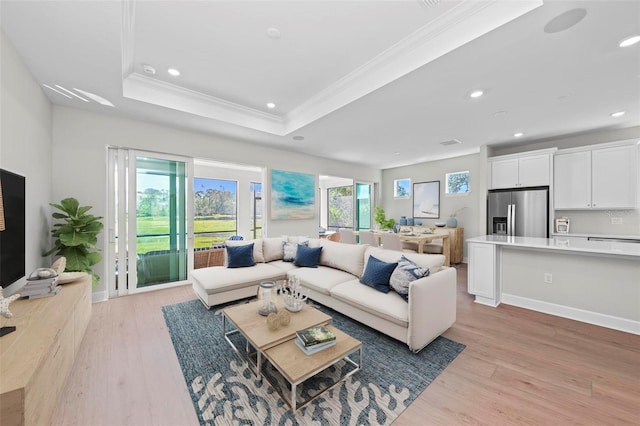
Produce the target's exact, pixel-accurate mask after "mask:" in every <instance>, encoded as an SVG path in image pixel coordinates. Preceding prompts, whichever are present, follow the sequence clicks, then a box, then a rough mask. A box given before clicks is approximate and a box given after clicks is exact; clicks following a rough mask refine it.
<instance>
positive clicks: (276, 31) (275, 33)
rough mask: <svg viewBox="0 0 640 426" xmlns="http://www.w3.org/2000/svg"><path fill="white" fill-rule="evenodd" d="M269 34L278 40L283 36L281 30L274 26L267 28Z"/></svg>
mask: <svg viewBox="0 0 640 426" xmlns="http://www.w3.org/2000/svg"><path fill="white" fill-rule="evenodd" d="M267 35H268V36H269V38H272V39H274V40H277V39H279V38H280V37H281V36H280V30H279V29H277V28H273V27H271V28H267Z"/></svg>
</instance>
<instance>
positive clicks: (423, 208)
mask: <svg viewBox="0 0 640 426" xmlns="http://www.w3.org/2000/svg"><path fill="white" fill-rule="evenodd" d="M413 217H414V218H421V219H439V218H440V181H439V180H434V181H431V182H416V183H414V184H413Z"/></svg>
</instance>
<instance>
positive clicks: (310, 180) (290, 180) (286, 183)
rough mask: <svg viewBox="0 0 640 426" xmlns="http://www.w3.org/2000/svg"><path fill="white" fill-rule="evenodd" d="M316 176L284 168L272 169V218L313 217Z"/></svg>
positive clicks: (293, 218) (294, 218)
mask: <svg viewBox="0 0 640 426" xmlns="http://www.w3.org/2000/svg"><path fill="white" fill-rule="evenodd" d="M315 204H316V177H315V176H314V175H310V174H306V173H298V172H288V171H284V170H272V171H271V220H296V219H313V218H314V217H315V216H316V214H315V212H316V207H315Z"/></svg>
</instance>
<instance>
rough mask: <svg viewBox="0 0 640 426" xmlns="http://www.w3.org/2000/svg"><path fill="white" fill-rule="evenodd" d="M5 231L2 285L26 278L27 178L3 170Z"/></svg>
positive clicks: (0, 242) (0, 235)
mask: <svg viewBox="0 0 640 426" xmlns="http://www.w3.org/2000/svg"><path fill="white" fill-rule="evenodd" d="M0 185H2V204H3V208H4V223H5V230H4V231H0V285H2V288H5V287H8V286H9V285H11V284H13V283H15V282H16V281H18V280H20V279H21V278H23V277H24V276H25V178H24V176H20V175H18V174H15V173H11V172H9V171H6V170H2V169H0Z"/></svg>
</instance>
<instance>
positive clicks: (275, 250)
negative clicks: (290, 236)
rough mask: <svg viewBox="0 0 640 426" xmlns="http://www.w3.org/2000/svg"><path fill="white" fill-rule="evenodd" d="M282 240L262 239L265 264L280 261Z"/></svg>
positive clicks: (282, 253) (282, 254)
mask: <svg viewBox="0 0 640 426" xmlns="http://www.w3.org/2000/svg"><path fill="white" fill-rule="evenodd" d="M283 241H284V240H283V239H282V238H277V237H276V238H263V239H262V255H263V257H264V261H265V262H273V261H274V260H282V257H283V256H284V251H283V250H282V243H283Z"/></svg>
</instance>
